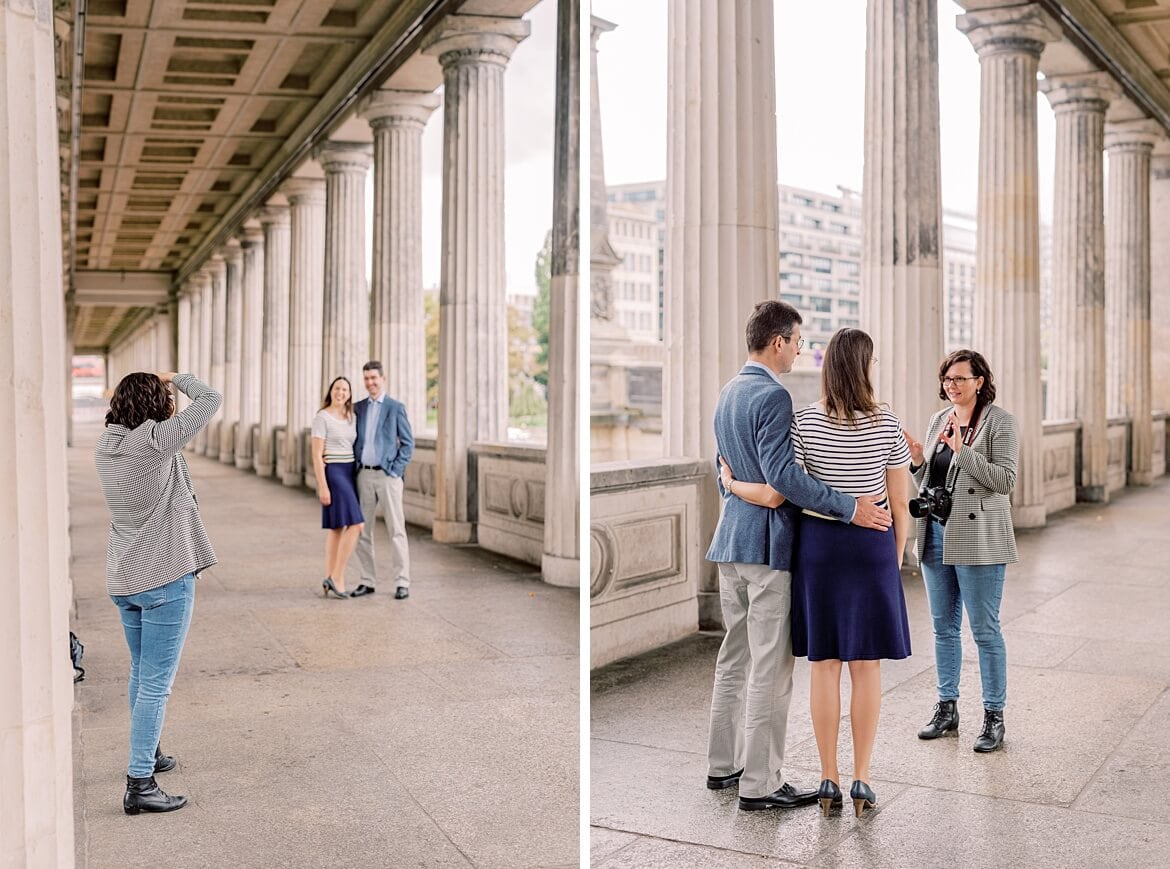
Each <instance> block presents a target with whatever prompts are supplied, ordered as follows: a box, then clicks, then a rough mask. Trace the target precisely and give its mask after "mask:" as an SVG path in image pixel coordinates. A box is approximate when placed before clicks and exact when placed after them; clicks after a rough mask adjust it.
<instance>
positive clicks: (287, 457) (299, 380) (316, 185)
mask: <svg viewBox="0 0 1170 869" xmlns="http://www.w3.org/2000/svg"><path fill="white" fill-rule="evenodd" d="M281 190H282V192H283V193H284V195H285V196H287V197H288V202H289V206H290V209H289V215H290V221H291V222H290V227H291V230H290V234H289V250H290V251H291V257H290V259H289V272H288V276H289V277H288V283H289V309H288V402H287V403H288V416H287V418H286V421H285V429H284V467H283V470H282V472H281V481H282V482H283V483H284V484H285V485H286V486H300V485H302V484H304V483H306V482H307V478H308V477H312V476H313V469H312V468H306V467H305V462H304V455H303V453H302V451H301V432H302V431H304V430H305V429H307V428H308V427H309V425H310V424H311V423H312V421H313V415H314V414H315V413H316V412H317V408H318V407H320V405H321V398H322V397H323V396H324V395H325V391H324V390H323V389H321V388H320V386H321V316H322V305H323V303H324V298H325V295H324V289H323V287H324V280H325V182H324V181H322V180H319V179H316V178H290V179H289V180H287V181H285V182H284V184H283V186H282V187H281Z"/></svg>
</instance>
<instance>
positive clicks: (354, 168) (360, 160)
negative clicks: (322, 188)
mask: <svg viewBox="0 0 1170 869" xmlns="http://www.w3.org/2000/svg"><path fill="white" fill-rule="evenodd" d="M313 159H314V160H316V161H317V162H318V163H320V164H321V166H322V168H324V169H325V172H326V174H329V173H332V172H366V171H368V170H369V168H370V165H371V164H372V163H373V162H374V146H373V145H367V144H365V143H364V142H334V141H332V140H326V141H324V142H321V143H320V144H319V145H317V147H316V148H314V149H313Z"/></svg>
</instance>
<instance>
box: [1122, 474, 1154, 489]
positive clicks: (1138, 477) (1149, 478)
mask: <svg viewBox="0 0 1170 869" xmlns="http://www.w3.org/2000/svg"><path fill="white" fill-rule="evenodd" d="M1125 482H1126V484H1127V485H1129V486H1150V485H1153V483H1154V474H1153V472H1152V471H1130V472H1129V476H1127V477H1126V480H1125Z"/></svg>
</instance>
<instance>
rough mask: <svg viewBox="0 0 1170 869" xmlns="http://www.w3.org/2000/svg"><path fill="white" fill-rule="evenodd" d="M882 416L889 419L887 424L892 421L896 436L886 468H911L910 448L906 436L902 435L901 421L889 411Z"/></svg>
mask: <svg viewBox="0 0 1170 869" xmlns="http://www.w3.org/2000/svg"><path fill="white" fill-rule="evenodd" d="M882 416H883V417H886V418H887V419H886V422H887V423H888V422H891V421H892V423H893V426H894V436H893V438H892V440H893V443H892V444H891V445H890V455H889V458H888V459H887V460H886V467H887V468H901V467H909V466H910V447H909V445H908V444H907V443H906V436H905V435H904V434H902V422H901V420H899V419H898V417H896V416H894V415H893V414H892V413H890V412H889V411H885V412H884V413H883V414H882Z"/></svg>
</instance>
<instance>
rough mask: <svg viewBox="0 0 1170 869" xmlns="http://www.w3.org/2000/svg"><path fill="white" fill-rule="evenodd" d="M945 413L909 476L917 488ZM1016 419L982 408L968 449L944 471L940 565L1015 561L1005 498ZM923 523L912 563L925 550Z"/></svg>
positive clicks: (1010, 485) (1015, 450)
mask: <svg viewBox="0 0 1170 869" xmlns="http://www.w3.org/2000/svg"><path fill="white" fill-rule="evenodd" d="M950 412H951V408H950V407H946V408H943V409H942V410H940V411H939V412H938V413H936V414H935V415H934V416H933V417H931V419H930V425H929V426H928V427H927V433H926V437H925V438H924V439H923V441H922V444H923V454H924V457H925V459H926V461H925V462H924V463H923V465H922V467H920V468H919V469H918V470H916V471H915V472H914V480H915V481H916V482H917V484H918V485H919V487H921V486H922V484H923V482H924V480H925V477H926V474H927V472H928V471H929V469H930V458H931V456H933V455H934V449H935V445H936V444H937V443H938V441H939V436H940V435H941V434H942V430H943V423H944V422H946V418H947V417H948V416H949V415H950ZM1019 451H1020V447H1019V435H1018V433H1017V429H1016V418H1015V417H1014V416H1012V415H1011V414H1010V413H1008V412H1007V411H1006V410H1004V409H1003V408H1000V407H997V406H996V405H994V404H991V405H988V406H987V407H986V408H984V410H983V414H982V416H981V418H980V419H979V421H978V424H977V428H976V430H975V439H974V440H973V441H972V442H971V446H969V447H968V446H965V445H964V446H963V448H962V449H961V450H959V452H958V453H956V454H955V456H954V458H952V459H951V466H950V468H949V469H948V470H947V480H946V487H947V489H948V490H949V491H950V493H951V498H952V503H951V515H950V518H949V519H948V520H947V524H946V534H945V535H944V540H943V564H972V565H973V564H1012V563H1014V562H1016V561H1019V556H1018V555H1017V554H1016V535H1015V529H1014V528H1013V526H1012V504H1011V494H1012V490H1013V489H1014V488H1015V486H1016V464H1017V462H1018V460H1019ZM926 521H927V520H926V519H918V520H917V526H918V558H919V559H920V560H921V558H922V551H923V549H924V548H925V546H926Z"/></svg>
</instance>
